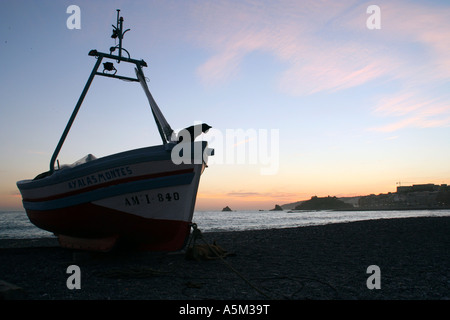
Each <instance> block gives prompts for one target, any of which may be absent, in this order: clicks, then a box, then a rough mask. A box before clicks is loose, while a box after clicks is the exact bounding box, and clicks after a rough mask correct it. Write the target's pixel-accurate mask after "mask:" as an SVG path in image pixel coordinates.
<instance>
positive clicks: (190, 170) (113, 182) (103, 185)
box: [23, 168, 194, 202]
mask: <svg viewBox="0 0 450 320" xmlns="http://www.w3.org/2000/svg"><path fill="white" fill-rule="evenodd" d="M191 172H194V169H193V168H191V169H183V170H177V171H169V172H160V173H153V174H147V175H141V176H137V177H129V178H124V179H119V180H114V181H110V182H105V183H101V184H98V185H95V186H91V187H87V188H82V189H80V190H75V191H70V192H66V193H61V194H56V195H53V196H48V197H42V198H23V201H26V202H40V201H49V200H55V199H59V198H65V197H69V196H73V195H77V194H81V193H85V192H89V191H92V190H96V189H100V188H105V187H109V186H112V185H117V184H122V183H127V182H133V181H139V180H146V179H153V178H161V177H169V176H174V175H178V174H185V173H191Z"/></svg>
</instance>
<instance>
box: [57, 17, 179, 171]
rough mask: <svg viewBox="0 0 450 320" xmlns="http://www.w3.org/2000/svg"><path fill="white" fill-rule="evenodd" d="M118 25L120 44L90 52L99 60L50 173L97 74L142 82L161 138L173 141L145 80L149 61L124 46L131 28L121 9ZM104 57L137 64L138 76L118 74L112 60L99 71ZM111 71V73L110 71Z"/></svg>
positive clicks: (69, 123)
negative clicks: (116, 52) (124, 40)
mask: <svg viewBox="0 0 450 320" xmlns="http://www.w3.org/2000/svg"><path fill="white" fill-rule="evenodd" d="M116 23H117V25H116V26H114V25H113V28H114V29H113V34H112V36H111V38H113V39H116V38H118V39H119V44H118V45H116V46H115V47H111V48H110V49H109V51H110V53H109V54H108V53H103V52H98V51H97V50H91V51H90V52H89V55H90V56H93V57H96V58H97V62H96V63H95V65H94V68H93V69H92V72H91V74H90V76H89V78H88V81H87V82H86V85H85V86H84V89H83V91H82V92H81V95H80V97H79V98H78V102H77V104H76V106H75V109H74V110H73V112H72V115H71V117H70V119H69V122H68V123H67V125H66V128H65V129H64V132H63V134H62V136H61V138H60V140H59V142H58V145H57V146H56V149H55V151H54V152H53V155H52V158H51V160H50V171H49V174H52V173H53V172H54V171H55V162H56V159H57V158H58V154H59V152H60V150H61V148H62V145H63V144H64V141H65V139H66V137H67V134H68V133H69V131H70V128H71V127H72V124H73V122H74V120H75V118H76V116H77V113H78V111H79V109H80V107H81V104H82V103H83V100H84V97H85V96H86V94H87V92H88V91H89V87H90V86H91V83H92V81H93V80H94V77H95V76H103V77H109V78H115V79H120V80H127V81H134V82H140V83H141V85H142V88H143V89H144V92H145V94H146V96H147V99H148V101H149V103H150V107H151V110H152V114H153V117H154V119H155V122H156V125H157V127H158V131H159V134H160V136H161V139H162V141H163V144H164V145H166V144H167V143H168V142H170V141H171V135H172V132H173V130H172V128H171V127H170V125H169V123H168V122H167V121H166V119H165V118H164V116H163V114H162V112H161V110H160V109H159V107H158V105H157V104H156V102H155V100H154V99H153V97H152V96H151V94H150V91H149V89H148V86H147V83H146V82H145V75H144V72H143V71H142V67H147V63H146V62H145V61H144V60H135V59H131V58H130V53H129V52H128V51H127V50H126V49H125V48H123V47H122V40H123V36H124V34H125V33H126V32H127V31H129V30H130V29H127V30H125V31H123V17H120V10H117V22H116ZM117 49H118V55H113V54H112V53H113V52H114V51H116V50H117ZM122 51H125V52H126V53H127V55H128V58H126V57H123V56H122ZM103 58H106V59H111V60H116V61H117V63H120V62H121V61H123V62H127V63H133V64H134V65H135V66H136V78H131V77H125V76H120V75H116V73H117V69H116V68H115V67H114V64H113V63H112V62H105V63H103V72H98V68H99V67H100V64H101V62H102V60H103ZM108 72H110V73H108Z"/></svg>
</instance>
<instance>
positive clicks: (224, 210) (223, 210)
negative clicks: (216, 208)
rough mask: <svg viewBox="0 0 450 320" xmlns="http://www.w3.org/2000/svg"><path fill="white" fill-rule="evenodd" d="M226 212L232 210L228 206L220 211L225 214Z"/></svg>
mask: <svg viewBox="0 0 450 320" xmlns="http://www.w3.org/2000/svg"><path fill="white" fill-rule="evenodd" d="M227 211H233V210H231V209H230V207H229V206H226V207H225V208H223V209H222V212H227Z"/></svg>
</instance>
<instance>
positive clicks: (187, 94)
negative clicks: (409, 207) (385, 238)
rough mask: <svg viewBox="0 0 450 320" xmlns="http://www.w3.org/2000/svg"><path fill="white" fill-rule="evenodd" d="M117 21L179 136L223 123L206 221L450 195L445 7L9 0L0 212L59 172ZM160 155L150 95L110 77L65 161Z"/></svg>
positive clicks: (2, 47) (2, 35)
mask: <svg viewBox="0 0 450 320" xmlns="http://www.w3.org/2000/svg"><path fill="white" fill-rule="evenodd" d="M70 5H76V6H78V7H79V9H80V16H79V18H80V19H79V20H73V19H74V18H75V16H74V15H73V14H74V12H73V11H71V10H70V11H69V13H68V12H67V9H68V7H69V6H70ZM373 5H375V6H376V8H378V9H379V10H378V11H377V10H372V9H371V8H373V7H371V6H373ZM116 9H120V10H121V15H122V16H123V17H124V27H125V28H126V29H128V28H130V29H131V30H130V31H129V32H127V33H126V35H125V38H124V48H126V49H127V50H128V51H129V52H130V54H131V57H132V58H135V59H144V60H145V61H146V62H147V64H148V67H147V68H145V69H144V72H145V74H146V77H147V78H148V79H149V83H148V85H149V88H150V91H151V92H152V94H153V96H154V98H155V100H156V101H157V103H158V105H159V107H160V109H161V110H162V112H163V113H164V115H165V117H166V119H167V120H168V122H169V123H170V125H171V126H172V128H174V129H177V130H178V129H181V128H184V127H187V126H190V125H192V124H195V123H199V122H206V123H208V124H209V125H211V126H212V127H213V128H212V129H211V130H210V131H209V132H208V133H207V134H206V135H203V136H202V137H201V138H200V139H203V140H206V141H209V144H210V147H212V148H214V149H215V156H213V157H211V158H210V161H209V167H208V168H207V169H206V170H205V172H204V174H203V175H202V178H201V181H200V187H199V190H198V196H197V203H196V210H221V209H222V208H223V207H225V206H230V207H231V208H232V209H234V210H257V209H271V208H273V207H274V206H275V204H286V203H291V202H295V201H299V200H306V199H309V198H311V196H314V195H317V196H319V197H320V196H328V195H331V196H338V197H340V196H359V195H367V194H379V193H387V192H395V190H396V187H397V186H398V185H400V184H401V185H411V184H421V183H435V184H444V183H450V144H449V138H450V90H449V86H450V19H448V17H450V4H449V3H448V1H400V0H393V1H392V0H390V1H387V0H386V1H381V0H375V1H350V0H343V1H320V0H311V1H302V0H278V1H277V0H266V1H256V0H239V1H236V0H215V1H207V0H186V1H175V0H165V1H162V0H148V1H105V0H102V1H99V0H98V1H92V0H91V1H81V0H71V1H56V0H52V1H46V0H40V1H20V0H19V1H12V0H2V1H1V2H0V15H1V18H0V70H1V72H0V81H1V86H0V147H1V152H0V210H1V209H3V210H11V209H14V210H16V209H17V210H22V204H21V197H20V194H19V191H18V189H17V187H16V181H18V180H23V179H30V178H33V177H35V176H36V175H37V174H39V173H41V172H44V171H47V170H48V166H49V162H50V158H51V156H52V154H53V151H54V149H55V147H56V145H57V143H58V141H59V138H60V136H61V134H62V132H63V130H64V127H65V126H66V123H67V121H68V119H69V117H70V115H71V113H72V110H73V108H74V107H75V104H76V102H77V100H78V97H79V95H80V93H81V91H82V89H83V87H84V84H85V83H86V80H87V78H88V76H89V74H90V72H91V70H92V67H93V65H94V63H95V59H94V58H93V57H90V56H88V52H89V51H90V50H91V49H97V50H99V51H103V52H108V51H109V48H110V47H111V46H114V45H116V43H115V42H114V39H112V38H111V37H110V36H111V33H112V24H115V22H116V13H117V12H116ZM369 9H370V10H369ZM75 22H79V27H80V28H79V29H77V28H72V27H73V26H75ZM69 26H71V27H70V28H69ZM120 72H123V73H124V74H127V72H130V70H128V69H126V67H125V66H123V65H120ZM160 143H161V141H160V137H159V134H158V131H157V128H156V126H155V123H154V121H153V118H152V115H151V111H150V108H149V106H148V103H147V100H146V97H145V94H144V93H143V91H142V89H141V87H140V86H139V84H136V83H129V82H123V81H117V80H113V79H108V78H103V77H97V78H96V79H95V80H94V82H93V84H92V86H91V88H90V91H89V93H88V95H87V96H86V98H85V101H84V104H83V106H82V108H81V110H80V112H79V113H78V116H77V118H76V120H75V122H74V125H73V126H72V129H71V131H70V133H69V135H68V137H67V139H66V142H65V144H64V146H63V147H62V149H61V152H60V154H59V157H58V159H59V161H60V163H72V162H75V161H76V160H78V159H80V158H82V157H83V156H85V155H86V154H88V153H92V154H94V155H95V156H96V157H102V156H105V155H108V154H113V153H116V152H120V151H125V150H131V149H134V148H139V147H145V146H149V145H157V144H160Z"/></svg>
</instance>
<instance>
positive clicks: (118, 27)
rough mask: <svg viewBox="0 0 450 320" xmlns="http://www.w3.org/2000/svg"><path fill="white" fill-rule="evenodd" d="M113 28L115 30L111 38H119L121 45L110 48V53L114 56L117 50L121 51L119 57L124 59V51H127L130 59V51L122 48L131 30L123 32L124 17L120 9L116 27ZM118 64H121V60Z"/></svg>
mask: <svg viewBox="0 0 450 320" xmlns="http://www.w3.org/2000/svg"><path fill="white" fill-rule="evenodd" d="M112 27H113V28H114V29H113V33H112V35H111V38H113V39H117V38H119V44H118V45H116V46H115V47H111V48H109V53H110V54H112V53H113V52H114V51H115V50H116V49H119V55H118V57H119V58H122V50H123V51H125V52H126V53H127V54H128V58H130V53H129V52H128V50H126V49H125V48H122V39H123V36H124V35H125V33H127V31H130V29H127V30H125V31H123V17H121V16H120V10H119V9H117V21H116V25H113V26H112ZM117 63H120V60H117Z"/></svg>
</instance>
